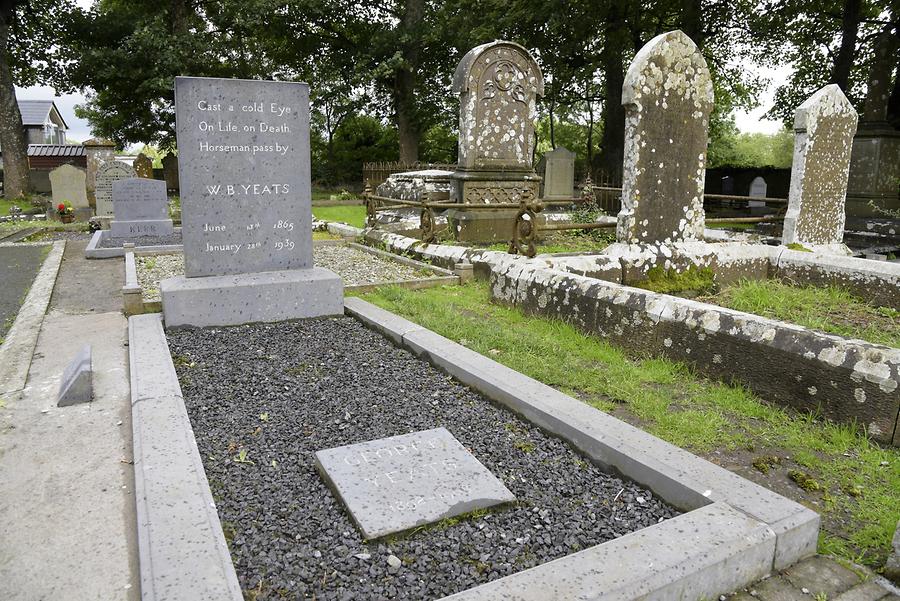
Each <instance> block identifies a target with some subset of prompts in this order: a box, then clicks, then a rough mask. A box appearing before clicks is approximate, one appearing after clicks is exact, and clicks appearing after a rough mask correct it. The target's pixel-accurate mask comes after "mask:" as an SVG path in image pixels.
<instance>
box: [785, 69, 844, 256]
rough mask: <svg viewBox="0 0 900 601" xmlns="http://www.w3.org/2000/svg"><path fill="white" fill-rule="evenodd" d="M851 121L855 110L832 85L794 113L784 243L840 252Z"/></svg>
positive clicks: (842, 248)
mask: <svg viewBox="0 0 900 601" xmlns="http://www.w3.org/2000/svg"><path fill="white" fill-rule="evenodd" d="M856 121H857V115H856V111H855V110H854V109H853V106H852V105H851V104H850V101H848V100H847V97H846V96H844V93H843V92H842V91H841V88H840V87H838V86H837V85H836V84H830V85H827V86H825V87H824V88H822V89H821V90H819V91H818V92H816V93H815V94H813V95H812V96H810V97H809V98H808V99H807V100H806V102H804V103H803V104H801V105H800V106H799V107H798V108H797V110H796V112H795V113H794V132H795V134H794V162H793V165H792V166H791V187H790V192H789V194H788V209H787V213H786V214H785V217H784V234H783V238H782V241H783V243H784V244H786V245H787V244H792V243H797V244H801V245H803V246H808V247H813V248H815V247H818V248H819V249H821V250H826V251H828V250H832V251H835V252H840V253H842V254H846V252H847V251H846V248H845V247H844V246H843V238H844V220H845V218H846V212H845V206H844V205H845V202H846V197H847V174H848V172H849V170H850V150H851V147H852V144H853V134H855V133H856Z"/></svg>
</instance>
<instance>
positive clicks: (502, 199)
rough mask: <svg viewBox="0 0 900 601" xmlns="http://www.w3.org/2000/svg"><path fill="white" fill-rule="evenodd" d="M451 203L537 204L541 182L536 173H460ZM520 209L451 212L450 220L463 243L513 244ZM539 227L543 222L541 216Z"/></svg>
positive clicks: (457, 236)
mask: <svg viewBox="0 0 900 601" xmlns="http://www.w3.org/2000/svg"><path fill="white" fill-rule="evenodd" d="M451 179H452V182H453V186H452V187H451V190H450V200H451V202H460V203H464V204H478V205H492V204H518V203H520V202H522V200H530V201H534V200H537V198H538V194H539V190H540V184H541V178H540V177H539V176H538V175H536V174H535V173H534V172H533V171H519V172H516V171H462V170H461V171H456V172H454V173H453V175H452V177H451ZM516 213H518V209H475V210H467V209H460V210H456V209H451V210H450V211H448V214H447V218H448V220H449V222H450V228H451V231H452V233H453V237H454V239H456V240H457V241H459V242H501V241H509V240H512V233H513V225H514V224H515V220H516ZM538 220H539V223H543V218H541V217H540V216H538Z"/></svg>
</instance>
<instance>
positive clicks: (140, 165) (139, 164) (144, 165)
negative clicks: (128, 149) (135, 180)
mask: <svg viewBox="0 0 900 601" xmlns="http://www.w3.org/2000/svg"><path fill="white" fill-rule="evenodd" d="M131 166H132V167H134V174H135V175H136V176H138V177H143V178H146V179H153V159H151V158H150V157H148V156H147V155H146V154H144V153H143V152H142V153H140V154H138V155H137V156H136V157H135V158H134V162H133V163H132V164H131Z"/></svg>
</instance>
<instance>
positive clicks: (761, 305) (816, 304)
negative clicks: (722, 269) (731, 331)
mask: <svg viewBox="0 0 900 601" xmlns="http://www.w3.org/2000/svg"><path fill="white" fill-rule="evenodd" d="M699 300H702V301H704V302H712V303H715V304H717V305H721V306H723V307H728V308H731V309H736V310H738V311H745V312H747V313H753V314H755V315H761V316H763V317H770V318H773V319H780V320H782V321H788V322H791V323H795V324H797V325H801V326H805V327H807V328H812V329H814V330H820V331H822V332H828V333H830V334H838V335H840V336H845V337H847V338H860V339H862V340H867V341H869V342H874V343H876V344H884V345H887V346H892V347H895V348H900V311H897V310H896V309H890V308H887V307H875V306H873V305H870V304H868V303H866V302H865V301H864V300H862V299H860V298H857V297H855V296H853V295H852V294H850V293H849V292H847V291H846V290H844V289H842V288H839V287H835V286H823V287H816V286H806V287H800V286H791V285H790V284H789V283H786V282H782V281H779V280H745V281H742V282H740V283H738V284H735V285H733V286H729V287H727V288H725V289H724V290H722V291H721V292H719V293H718V294H714V295H711V296H706V297H701V298H700V299H699Z"/></svg>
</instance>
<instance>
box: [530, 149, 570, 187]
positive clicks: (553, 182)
mask: <svg viewBox="0 0 900 601" xmlns="http://www.w3.org/2000/svg"><path fill="white" fill-rule="evenodd" d="M541 165H543V169H541ZM538 172H539V173H540V174H541V175H542V176H543V180H542V181H541V198H546V199H547V200H565V199H569V198H572V197H573V196H574V195H575V153H574V152H572V151H571V150H569V149H568V148H564V147H562V146H558V147H557V148H554V149H553V150H551V151H550V152H548V153H546V154H544V156H543V157H542V158H541V162H540V163H539V164H538Z"/></svg>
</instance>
